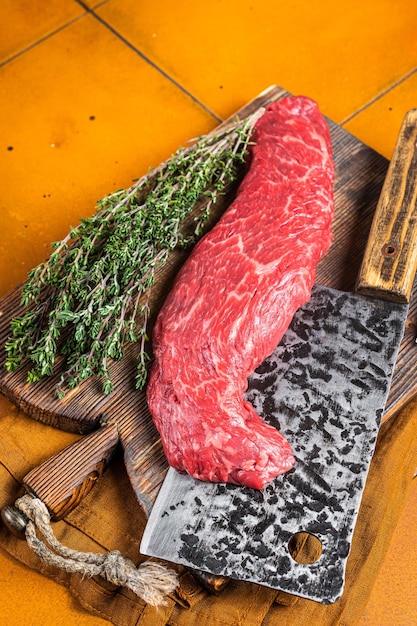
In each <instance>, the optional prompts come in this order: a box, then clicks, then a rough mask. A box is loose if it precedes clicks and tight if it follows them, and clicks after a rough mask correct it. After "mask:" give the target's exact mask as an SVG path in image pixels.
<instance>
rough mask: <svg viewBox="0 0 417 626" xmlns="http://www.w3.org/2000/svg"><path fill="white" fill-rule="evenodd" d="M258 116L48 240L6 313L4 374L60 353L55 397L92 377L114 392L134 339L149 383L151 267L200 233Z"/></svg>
mask: <svg viewBox="0 0 417 626" xmlns="http://www.w3.org/2000/svg"><path fill="white" fill-rule="evenodd" d="M259 114H260V113H259V112H258V113H257V114H255V115H254V116H251V117H250V118H247V119H245V120H243V121H239V120H238V121H236V122H235V123H234V124H232V125H230V126H228V127H227V128H226V129H225V130H223V131H221V132H217V133H212V134H209V135H206V136H203V137H200V138H198V139H197V140H196V141H195V142H194V143H193V144H192V145H189V146H188V147H186V148H180V149H179V150H177V152H175V153H174V154H173V156H172V157H171V158H170V159H169V160H168V161H166V162H165V163H163V164H162V165H160V166H159V167H158V168H157V169H155V170H153V171H151V172H150V174H149V175H147V176H143V177H142V178H140V179H139V180H138V181H136V183H135V184H134V185H133V186H132V187H130V188H129V189H122V190H119V191H116V192H114V193H111V194H110V195H108V196H106V197H105V198H103V199H102V200H101V201H99V202H98V205H97V208H96V212H95V213H94V214H93V215H92V216H91V217H88V218H83V219H81V220H80V223H79V225H78V226H76V227H72V228H71V229H70V231H69V233H68V235H67V236H66V237H65V238H64V239H63V240H62V241H57V242H54V243H53V244H52V249H53V251H52V252H51V254H50V256H49V258H48V259H47V260H46V261H45V262H44V263H41V264H40V265H38V266H37V267H35V268H34V269H32V270H31V271H30V272H29V275H28V279H27V281H26V283H25V285H24V287H23V290H22V299H21V304H22V307H25V311H24V313H23V314H22V315H19V316H16V317H15V318H14V319H13V320H12V322H11V334H10V336H9V338H8V341H7V342H6V346H5V349H6V352H7V359H6V363H5V367H6V369H7V370H8V371H14V370H16V369H18V368H19V367H20V366H21V365H22V363H23V362H24V361H26V360H29V361H30V362H31V363H32V369H31V370H30V372H29V374H28V377H27V379H28V382H36V381H39V380H40V379H41V378H43V377H44V376H50V375H51V374H53V371H54V365H55V363H56V360H57V357H58V355H59V354H61V355H62V356H64V358H65V369H64V372H63V374H62V376H61V380H60V382H59V383H58V386H57V393H58V396H59V397H63V396H64V394H65V391H66V390H67V389H72V388H75V387H77V386H78V385H79V384H80V383H81V382H82V381H84V380H86V379H88V378H90V377H91V376H93V375H96V376H98V377H100V378H101V379H102V381H103V382H102V388H103V392H104V393H110V392H111V391H112V389H113V383H112V380H111V376H110V370H109V362H110V361H111V360H114V359H122V358H123V355H124V349H125V346H126V344H127V343H129V342H130V343H138V346H139V348H138V365H137V377H136V386H137V387H138V388H139V389H141V388H143V387H144V386H145V384H146V379H147V367H148V362H149V355H148V352H147V343H148V339H149V338H148V333H147V331H148V321H149V316H150V305H149V299H150V293H151V290H152V286H153V285H154V282H155V278H156V272H157V270H158V269H159V268H161V267H162V266H163V265H164V264H165V263H166V261H167V259H168V257H169V253H170V252H171V251H172V250H174V249H175V248H188V247H189V246H191V245H193V244H194V243H195V241H196V240H197V239H198V238H199V237H200V235H201V233H202V232H203V229H204V226H205V224H206V222H207V220H208V218H209V217H210V214H211V209H212V207H213V205H214V204H215V203H216V201H217V200H218V198H219V196H220V195H221V194H223V193H224V192H225V189H226V187H227V185H228V184H229V183H230V182H231V181H233V180H234V179H235V178H236V177H237V172H238V167H239V165H240V164H242V163H243V162H244V160H245V157H246V153H247V147H248V144H249V142H250V137H251V131H252V128H253V124H254V122H255V120H256V119H257V117H259ZM191 213H193V216H194V217H193V219H191V218H190V215H191ZM187 218H188V220H187ZM190 220H191V228H190V224H189V222H190ZM186 223H187V227H185V224H186Z"/></svg>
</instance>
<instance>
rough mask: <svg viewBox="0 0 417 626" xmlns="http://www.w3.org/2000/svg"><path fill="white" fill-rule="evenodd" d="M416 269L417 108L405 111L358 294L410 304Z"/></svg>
mask: <svg viewBox="0 0 417 626" xmlns="http://www.w3.org/2000/svg"><path fill="white" fill-rule="evenodd" d="M416 270H417V109H413V110H411V111H408V113H407V114H406V116H405V118H404V121H403V124H402V126H401V130H400V133H399V136H398V140H397V143H396V146H395V150H394V153H393V156H392V159H391V162H390V165H389V168H388V172H387V175H386V177H385V181H384V185H383V188H382V191H381V195H380V197H379V201H378V204H377V207H376V210H375V214H374V218H373V221H372V226H371V231H370V235H369V241H368V245H367V247H366V250H365V254H364V259H363V262H362V265H361V269H360V272H359V276H358V281H357V285H356V290H357V291H358V293H361V294H364V295H367V296H372V297H376V298H384V299H386V300H392V301H394V302H402V303H408V302H409V301H410V298H411V291H412V288H413V284H414V278H415V275H416Z"/></svg>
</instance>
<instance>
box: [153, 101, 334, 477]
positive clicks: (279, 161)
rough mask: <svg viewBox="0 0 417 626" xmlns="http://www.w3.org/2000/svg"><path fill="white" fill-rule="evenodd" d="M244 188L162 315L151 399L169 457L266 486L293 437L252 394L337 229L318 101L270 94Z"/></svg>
mask: <svg viewBox="0 0 417 626" xmlns="http://www.w3.org/2000/svg"><path fill="white" fill-rule="evenodd" d="M253 141H254V145H253V146H252V147H251V153H250V165H249V168H248V171H247V173H246V175H245V177H244V179H243V181H242V183H241V184H240V186H239V189H238V192H237V195H236V198H235V199H234V201H233V202H232V204H231V205H230V206H229V208H228V209H227V210H226V212H225V213H224V215H223V216H222V217H221V219H220V220H219V222H218V223H217V224H216V226H215V227H214V228H213V229H212V230H211V231H210V232H209V233H208V234H207V235H206V236H205V237H203V239H202V240H201V241H200V242H199V243H198V244H197V245H196V246H195V247H194V249H193V251H192V253H191V255H190V257H189V258H188V259H187V261H186V262H185V264H184V266H183V267H182V269H181V270H180V272H179V274H178V275H177V277H176V280H175V283H174V285H173V288H172V290H171V292H170V294H169V295H168V297H167V299H166V301H165V303H164V305H163V307H162V309H161V311H160V313H159V315H158V318H157V321H156V324H155V328H154V333H153V350H154V356H155V361H154V363H153V366H152V369H151V373H150V377H149V382H148V387H147V400H148V406H149V409H150V412H151V414H152V416H153V419H154V422H155V424H156V427H157V428H158V431H159V433H160V435H161V439H162V444H163V447H164V451H165V454H166V457H167V459H168V462H169V464H170V465H172V466H173V467H175V468H176V469H177V470H178V471H180V472H188V473H189V474H191V475H192V476H194V477H195V478H198V479H201V480H206V481H214V482H230V483H236V484H243V485H246V486H249V487H253V488H257V489H260V488H262V487H263V486H264V485H265V484H266V483H268V482H270V481H271V480H272V479H273V478H275V477H276V476H278V475H279V474H281V473H283V472H286V471H288V470H289V469H291V468H292V467H293V466H294V463H295V460H294V457H293V455H292V452H291V447H290V445H289V443H288V441H287V440H286V439H285V438H284V437H283V435H282V434H281V433H280V432H279V430H277V429H275V428H274V427H272V426H270V425H268V424H266V422H265V421H264V420H263V419H262V417H260V416H259V415H258V414H257V413H256V411H255V410H254V408H253V407H252V405H251V404H250V403H249V402H247V401H246V400H245V398H244V394H245V390H246V387H247V378H248V376H249V375H250V374H251V373H252V372H253V371H254V370H255V369H256V368H257V366H258V365H260V363H261V362H262V361H263V360H264V359H265V358H266V357H267V356H268V355H270V354H271V353H272V352H273V350H274V349H275V347H276V346H277V344H278V343H279V341H280V339H281V338H282V336H283V334H284V332H285V330H286V329H287V328H288V326H289V324H290V322H291V319H292V317H293V315H294V313H295V311H296V310H297V309H298V308H299V307H300V306H301V305H302V304H303V303H304V302H306V301H307V300H308V299H309V297H310V293H311V289H312V286H313V284H314V281H315V276H316V266H317V264H318V262H319V260H320V259H321V258H322V256H323V255H324V253H325V252H326V251H327V250H328V248H329V246H330V243H331V239H332V234H331V222H332V218H333V181H334V166H333V160H332V149H331V141H330V133H329V129H328V126H327V123H326V121H325V120H324V118H323V116H322V115H321V113H320V111H319V109H318V106H317V104H316V103H315V102H314V101H312V100H311V99H309V98H306V97H303V96H299V97H288V98H283V99H281V100H279V101H277V102H274V103H272V104H271V105H269V106H268V107H267V108H266V111H265V113H264V114H263V115H262V117H261V118H260V119H259V120H258V121H257V123H256V125H255V129H254V132H253Z"/></svg>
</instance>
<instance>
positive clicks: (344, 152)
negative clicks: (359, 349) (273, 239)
mask: <svg viewBox="0 0 417 626" xmlns="http://www.w3.org/2000/svg"><path fill="white" fill-rule="evenodd" d="M285 95H289V94H288V93H287V92H285V91H284V90H283V89H282V88H280V87H276V86H273V87H270V88H269V89H267V90H266V91H265V92H263V93H262V94H260V95H259V96H258V97H257V98H255V99H254V100H253V101H251V102H250V103H248V104H247V105H246V106H245V107H243V108H242V109H241V110H240V111H238V112H237V114H236V115H238V116H239V117H243V116H246V115H248V114H250V113H252V112H254V111H255V110H257V109H258V108H259V107H262V106H265V105H266V104H268V103H269V102H271V101H274V100H276V99H279V98H281V97H283V96H285ZM306 95H308V94H306ZM235 117H236V116H235V115H234V116H232V118H230V119H229V120H227V121H226V122H224V124H222V126H223V125H227V124H228V123H230V122H231V121H233V120H234V119H235ZM329 125H330V129H331V135H332V142H333V152H334V160H335V166H336V181H335V219H334V225H333V229H334V241H333V244H332V247H331V249H330V251H329V252H328V253H327V254H326V256H325V257H324V258H323V260H322V261H321V263H320V265H319V267H318V272H317V282H319V283H321V284H323V285H327V286H330V287H335V288H337V289H342V290H352V289H353V287H354V284H355V280H356V276H357V273H358V270H359V266H360V262H361V259H362V255H363V250H364V247H365V242H366V240H367V237H368V232H369V228H370V225H371V221H372V216H373V212H374V209H375V206H376V203H377V200H378V197H379V194H380V191H381V188H382V183H383V180H384V177H385V174H386V171H387V167H388V161H387V160H386V159H385V158H384V157H382V156H381V155H380V154H378V153H377V152H375V151H374V150H372V149H371V148H369V147H368V146H366V145H364V144H363V143H362V142H360V141H359V140H358V139H356V138H355V137H353V136H352V135H351V134H349V133H348V132H346V131H345V130H343V129H342V128H341V127H340V126H339V125H337V124H335V123H334V122H332V121H329ZM381 132H383V129H381ZM234 189H235V187H232V188H230V190H229V192H228V194H227V195H226V196H225V197H224V198H223V199H222V200H221V201H220V202H219V203H218V205H217V208H216V210H215V215H214V216H213V219H214V220H215V219H217V218H218V217H219V216H220V215H221V214H222V212H223V211H224V210H225V208H226V206H227V205H228V204H229V203H230V200H231V198H232V197H233V193H234ZM184 258H185V256H184V253H179V252H178V253H173V254H172V255H171V257H170V259H169V262H168V264H167V266H165V267H164V268H163V270H162V271H160V272H159V274H158V279H157V284H156V287H155V289H154V293H153V305H152V306H153V319H155V316H156V313H157V311H158V310H159V307H160V305H161V303H162V301H163V299H164V297H165V295H166V294H167V292H168V290H169V288H170V285H171V284H172V280H173V278H174V276H175V274H176V272H177V271H178V268H179V267H180V265H181V263H182V262H183V260H184ZM20 294H21V286H19V287H16V288H15V289H14V290H13V291H12V292H10V293H9V294H7V295H6V296H5V297H4V298H2V299H1V300H0V391H1V392H2V393H3V394H4V395H5V396H7V397H8V398H9V399H10V400H11V401H12V402H13V403H15V404H16V405H18V406H19V407H20V408H21V409H22V410H23V411H24V412H25V413H27V414H28V415H29V416H31V417H32V418H34V419H36V420H39V421H41V422H43V423H45V424H49V425H52V426H54V427H57V428H60V429H63V430H68V431H72V432H77V433H81V434H85V433H89V432H91V431H94V430H95V429H97V428H98V427H99V426H102V425H105V424H108V423H113V422H115V421H117V422H118V429H119V434H120V439H121V442H122V445H123V447H124V452H125V461H126V467H127V471H128V474H129V477H130V479H131V481H132V485H133V486H134V489H135V491H136V495H137V497H138V500H139V502H140V504H141V505H142V506H143V508H144V510H145V511H146V512H148V511H149V510H150V508H151V506H152V503H153V501H154V499H155V497H156V494H157V492H158V490H159V487H160V484H161V482H162V479H163V477H164V475H165V473H166V470H167V463H166V460H165V457H164V454H163V451H162V446H161V443H160V440H159V436H158V433H157V431H156V429H155V427H154V425H153V422H152V419H151V417H150V414H149V412H148V409H147V405H146V398H145V394H144V392H140V391H138V390H136V389H135V372H136V351H137V348H136V346H135V345H133V346H128V347H127V349H126V355H125V357H124V359H123V360H122V361H121V362H115V363H113V364H112V365H111V374H112V378H113V381H114V391H113V392H112V393H111V394H110V395H108V396H106V395H104V394H103V393H102V391H101V385H100V381H98V380H94V379H90V380H89V381H86V382H85V383H84V384H83V385H82V386H81V387H80V388H78V389H75V390H72V391H69V392H68V394H67V395H66V396H65V398H64V399H63V400H58V399H57V398H56V396H55V394H54V388H55V385H56V384H57V382H58V380H59V378H60V375H61V368H62V362H61V363H58V364H57V367H56V373H55V374H54V376H52V377H51V378H48V379H45V380H43V381H41V382H39V383H35V384H31V385H29V384H27V383H26V375H27V371H28V369H29V366H25V365H24V366H22V368H21V369H20V370H18V371H17V372H14V373H8V372H6V370H5V369H4V361H5V350H4V344H5V342H6V340H7V337H8V335H9V332H10V331H9V329H10V320H11V319H12V317H13V316H15V315H16V314H18V313H19V312H22V309H21V308H20ZM416 329H417V294H416V293H414V295H413V297H412V301H411V306H410V312H409V316H408V321H407V326H406V332H405V336H404V339H403V341H402V345H401V348H400V353H399V358H398V361H397V364H396V367H395V371H394V378H393V383H392V387H391V392H390V395H389V399H388V404H387V407H386V413H385V416H384V420H387V419H391V418H393V417H394V416H395V415H396V413H398V411H399V410H400V409H401V408H403V407H404V405H405V404H406V403H407V402H408V401H409V400H410V399H411V398H412V397H413V396H414V395H416V393H417V375H416V374H417V360H416V355H417V345H416V343H415V337H416V332H417V331H416Z"/></svg>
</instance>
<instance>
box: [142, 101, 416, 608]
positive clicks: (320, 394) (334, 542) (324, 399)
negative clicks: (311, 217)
mask: <svg viewBox="0 0 417 626" xmlns="http://www.w3.org/2000/svg"><path fill="white" fill-rule="evenodd" d="M416 139H417V109H416V110H413V111H409V112H408V114H407V115H406V118H405V120H404V123H403V126H402V128H401V132H400V136H399V139H398V142H397V146H396V148H395V151H394V155H393V158H392V160H391V163H390V167H389V169H388V173H387V178H386V180H385V183H384V187H383V189H382V193H381V196H380V199H379V202H378V206H377V208H376V212H375V216H374V220H373V224H372V227H371V232H370V236H369V240H368V243H367V246H366V250H365V255H364V259H363V262H362V266H361V269H360V272H359V276H358V280H357V286H356V292H355V293H345V292H340V291H337V290H334V289H330V288H327V287H321V286H315V287H314V289H313V292H312V296H311V300H310V301H309V302H308V303H307V304H306V305H305V306H303V307H302V308H301V309H299V311H298V312H297V313H296V315H295V316H294V319H293V322H292V324H291V326H290V328H289V329H288V331H287V332H286V334H285V336H284V338H283V340H282V341H281V343H280V344H279V345H278V347H277V348H276V350H275V351H274V353H273V354H272V355H271V356H270V357H269V358H268V359H266V360H265V361H264V362H263V363H262V365H261V366H260V367H259V368H258V369H257V370H256V371H255V373H254V374H253V375H252V376H251V377H250V379H249V382H248V389H247V393H246V396H247V399H248V400H250V401H251V402H252V403H253V405H254V406H255V408H256V409H257V411H258V412H259V413H260V414H261V415H262V416H263V417H264V419H265V420H266V421H267V422H268V423H270V424H272V425H274V426H276V427H277V428H279V429H280V430H281V431H282V432H283V434H284V435H285V436H286V437H287V438H288V440H289V442H290V443H291V445H292V449H293V452H294V455H295V457H296V460H297V463H296V466H295V468H294V469H292V470H291V471H289V472H288V473H287V474H284V475H282V476H279V477H278V478H276V479H275V480H274V481H272V482H271V483H270V484H268V485H267V486H266V487H264V488H263V489H262V490H261V491H257V490H254V489H250V488H247V487H242V486H236V485H230V484H220V483H219V484H213V483H208V482H203V481H198V480H195V479H194V478H192V477H190V476H188V475H180V474H179V473H178V472H176V471H175V470H174V469H173V468H170V469H169V471H168V474H167V476H166V478H165V481H164V483H163V485H162V487H161V490H160V492H159V494H158V497H157V499H156V501H155V504H154V507H153V509H152V511H151V515H150V518H149V521H148V524H147V526H146V529H145V533H144V536H143V539H142V543H141V552H142V553H144V554H146V555H150V556H154V557H157V558H162V559H165V560H168V561H172V562H175V563H179V564H183V565H185V566H188V567H191V568H195V569H198V570H202V571H207V572H210V573H212V574H216V575H221V576H226V577H231V578H236V579H239V580H245V581H251V582H254V583H258V584H261V585H266V586H268V587H271V588H274V589H277V590H282V591H286V592H289V593H291V594H295V595H298V596H301V597H304V598H309V599H311V600H315V601H319V602H322V603H325V604H328V603H331V602H334V601H335V600H337V599H338V598H339V597H340V595H341V593H342V591H343V585H344V578H345V568H346V562H347V558H348V555H349V551H350V545H351V539H352V535H353V531H354V526H355V520H356V518H357V514H358V510H359V506H360V502H361V497H362V493H363V489H364V485H365V481H366V477H367V473H368V469H369V465H370V462H371V458H372V454H373V451H374V447H375V443H376V439H377V434H378V429H379V425H380V422H381V418H382V416H383V412H384V406H385V402H386V399H387V395H388V392H389V388H390V381H391V376H392V372H393V369H394V365H395V360H396V356H397V352H398V348H399V345H400V343H401V339H402V337H403V333H404V326H405V321H406V317H407V311H408V302H409V300H410V296H411V290H412V286H413V282H414V276H415V272H416V269H417V266H416V261H417V237H416V235H417V206H416V195H417V184H416V179H417V143H416ZM306 538H307V539H311V541H308V542H307V543H309V544H311V545H313V549H310V552H311V554H310V555H308V554H307V555H304V556H303V557H302V558H300V554H302V550H300V546H301V544H303V543H305V541H306ZM306 561H307V562H306Z"/></svg>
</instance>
